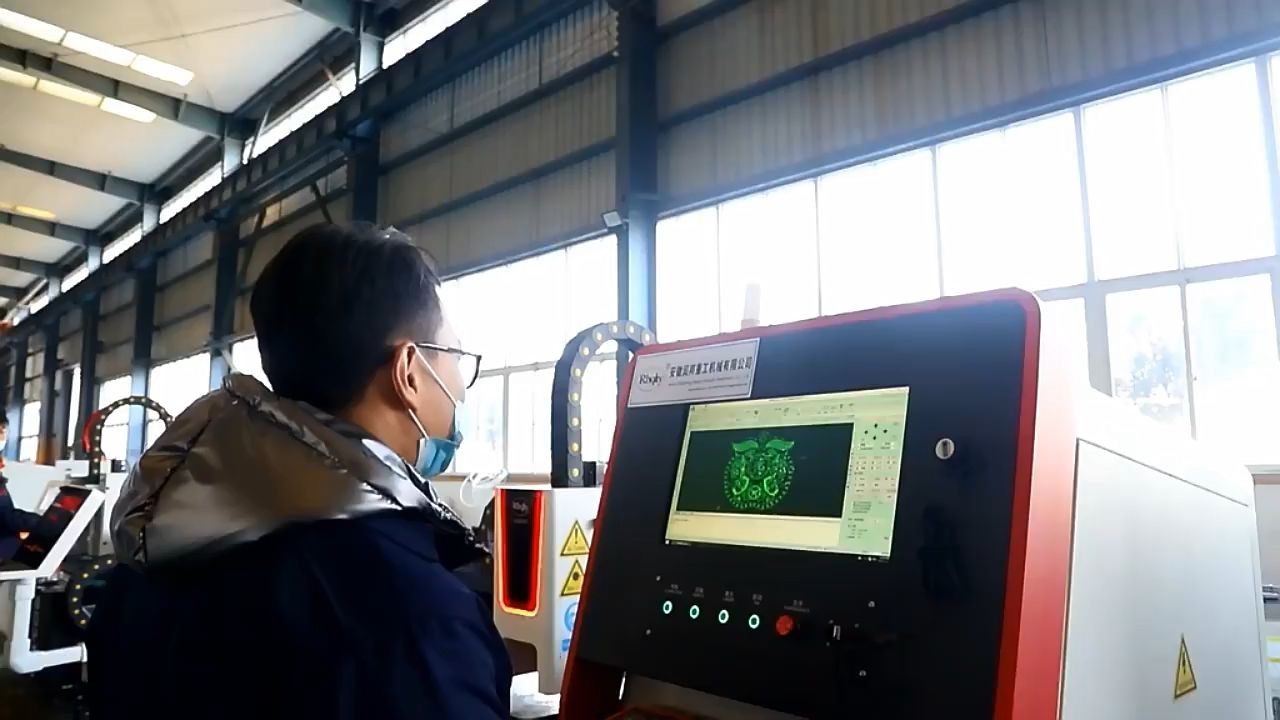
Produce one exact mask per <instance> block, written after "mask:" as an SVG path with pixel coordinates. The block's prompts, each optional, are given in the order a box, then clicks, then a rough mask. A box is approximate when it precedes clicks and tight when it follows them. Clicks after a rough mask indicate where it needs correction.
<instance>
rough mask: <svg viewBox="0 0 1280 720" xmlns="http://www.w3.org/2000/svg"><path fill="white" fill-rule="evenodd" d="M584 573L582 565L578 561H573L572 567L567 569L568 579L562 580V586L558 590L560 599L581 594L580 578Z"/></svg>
mask: <svg viewBox="0 0 1280 720" xmlns="http://www.w3.org/2000/svg"><path fill="white" fill-rule="evenodd" d="M584 574H585V571H584V570H583V569H582V563H581V562H579V561H578V560H574V561H573V567H571V568H569V577H567V578H565V579H564V585H563V586H561V588H560V597H573V596H574V595H581V594H582V576H583V575H584Z"/></svg>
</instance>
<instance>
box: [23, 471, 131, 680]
mask: <svg viewBox="0 0 1280 720" xmlns="http://www.w3.org/2000/svg"><path fill="white" fill-rule="evenodd" d="M4 472H5V476H6V477H7V478H8V480H9V489H10V493H11V495H12V496H13V498H14V504H15V505H16V506H18V507H20V508H22V509H27V510H31V511H32V512H43V511H44V510H45V509H46V508H48V507H49V505H50V503H52V502H53V500H54V498H56V497H57V495H58V491H59V490H60V489H61V488H62V487H63V486H64V485H69V484H71V483H70V482H69V481H70V479H71V478H72V477H75V476H81V477H82V476H84V475H85V474H87V472H88V461H87V460H66V461H62V462H59V463H58V464H57V465H56V466H53V467H50V466H48V465H35V464H31V463H8V464H7V465H6V466H5V471H4ZM124 477H125V475H124V474H123V473H111V474H109V475H108V476H107V482H106V488H105V490H104V489H102V488H97V487H92V486H84V485H77V487H84V488H85V489H86V490H88V491H89V494H88V496H87V497H86V498H85V501H84V503H83V504H81V506H80V509H79V510H77V511H76V513H75V515H74V516H73V517H72V519H71V522H70V524H68V526H67V529H66V531H65V532H63V533H62V535H61V536H59V538H58V540H57V542H55V543H54V546H53V548H51V550H50V552H49V554H48V555H47V556H46V557H45V559H44V561H43V562H41V563H40V567H38V568H34V569H10V570H0V634H3V635H4V636H7V644H6V646H5V651H4V653H3V655H0V667H8V668H9V669H10V670H12V671H13V672H15V673H19V674H27V673H34V672H39V671H41V670H44V669H47V668H51V667H56V666H58V665H68V664H73V663H81V662H84V661H85V660H86V658H87V653H86V651H85V646H84V643H76V644H75V645H71V646H68V647H62V648H54V649H50V650H33V649H32V642H31V622H32V614H33V608H34V607H35V600H36V595H37V588H38V585H39V583H40V582H41V581H44V580H48V579H51V578H53V577H55V576H56V575H57V573H58V572H59V569H60V568H61V566H62V563H63V562H64V561H66V559H67V555H68V554H69V553H70V552H71V549H72V548H73V547H74V546H75V544H76V541H77V540H79V538H80V537H81V536H82V535H83V534H84V533H85V531H86V530H88V531H89V532H90V539H91V542H92V546H91V547H92V550H93V551H94V552H95V553H97V554H99V555H108V554H111V552H112V546H111V534H110V533H109V532H107V526H108V524H109V518H110V516H111V509H112V507H113V506H114V505H115V500H116V497H117V496H118V495H119V489H120V486H121V484H122V483H123V481H124ZM95 521H100V522H98V523H97V527H96V530H95V528H94V527H93V525H94V523H95Z"/></svg>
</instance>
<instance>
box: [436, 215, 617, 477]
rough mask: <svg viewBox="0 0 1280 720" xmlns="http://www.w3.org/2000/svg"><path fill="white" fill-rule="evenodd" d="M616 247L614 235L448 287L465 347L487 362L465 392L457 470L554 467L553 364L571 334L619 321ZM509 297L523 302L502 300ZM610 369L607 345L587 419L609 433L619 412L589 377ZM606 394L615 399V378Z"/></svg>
mask: <svg viewBox="0 0 1280 720" xmlns="http://www.w3.org/2000/svg"><path fill="white" fill-rule="evenodd" d="M617 245H618V243H617V238H616V237H614V236H612V235H609V236H605V237H602V238H598V239H595V240H588V241H585V242H582V243H577V244H575V245H571V246H569V247H567V248H564V249H561V250H553V251H551V252H548V253H543V254H541V255H536V256H534V257H531V258H527V259H524V260H519V261H517V262H513V263H509V264H507V265H503V266H500V267H496V268H492V269H489V270H484V271H481V272H477V273H473V274H471V275H466V276H463V277H460V278H456V279H453V280H449V281H447V282H445V283H444V284H443V286H442V287H441V296H442V302H443V304H444V307H445V312H446V314H447V315H448V316H449V318H450V319H451V322H452V323H453V326H454V329H455V330H456V332H457V333H458V336H459V338H460V342H461V345H462V347H463V348H465V349H467V350H471V351H473V352H479V353H481V354H482V355H483V356H484V357H483V363H482V365H481V377H480V380H479V381H478V382H477V383H476V385H475V386H474V387H472V388H471V389H470V390H468V391H467V394H466V400H465V402H464V412H463V413H462V419H461V421H460V422H461V426H460V429H461V430H462V434H463V436H464V437H465V438H466V441H465V442H464V443H463V444H462V448H461V449H460V450H459V452H458V460H457V462H456V463H455V465H454V468H453V470H454V471H455V472H459V473H471V472H492V471H495V470H498V469H501V468H506V469H508V470H509V471H511V472H517V473H545V472H548V471H550V469H551V447H550V444H551V383H552V378H553V375H554V367H555V363H556V361H557V360H559V358H560V355H561V353H562V352H564V347H565V344H566V343H567V342H568V341H569V340H570V339H571V338H572V337H573V336H575V335H577V334H578V333H579V332H581V331H582V330H585V329H586V328H588V327H591V326H593V325H596V324H599V323H603V322H609V321H611V320H616V319H618V317H617V315H618V314H617V307H618V304H617V303H618V290H617V265H618V255H617ZM512 297H514V298H518V299H519V301H518V302H515V303H510V302H502V300H503V299H504V298H512ZM606 365H607V366H608V367H614V366H613V365H612V362H611V355H610V354H609V349H608V348H605V347H602V348H601V349H600V354H599V355H598V356H597V359H596V360H595V361H593V362H592V364H591V366H590V369H589V370H588V373H587V374H586V380H584V382H585V383H587V385H588V387H587V388H585V389H584V394H586V397H584V403H588V404H589V407H586V408H584V411H585V412H587V413H588V414H586V415H584V417H583V418H582V421H583V422H584V423H591V424H592V428H594V429H593V432H594V433H597V434H598V433H599V432H600V431H601V429H607V428H611V427H612V425H611V423H612V422H613V415H614V412H615V411H614V410H613V401H612V400H609V399H606V398H605V396H604V395H603V393H604V391H603V390H597V389H596V388H595V386H594V384H593V383H594V382H595V381H593V380H592V378H595V377H596V373H597V372H598V371H597V370H596V368H597V367H604V366H606ZM607 372H615V371H607ZM597 392H599V393H601V397H600V398H597V397H596V393H597ZM609 392H610V393H616V381H614V385H613V386H611V387H610V389H609ZM613 397H616V395H614V396H613ZM600 403H604V404H605V405H606V406H607V408H608V411H607V412H603V411H601V410H600V409H599V408H600ZM591 413H594V414H591ZM606 415H607V417H606ZM608 432H610V433H611V432H612V431H611V430H608ZM584 433H585V428H584ZM586 442H587V439H586V437H585V434H584V445H585V444H586ZM592 442H595V440H594V439H593V440H592ZM587 459H591V458H590V457H588V458H587ZM599 459H603V458H599Z"/></svg>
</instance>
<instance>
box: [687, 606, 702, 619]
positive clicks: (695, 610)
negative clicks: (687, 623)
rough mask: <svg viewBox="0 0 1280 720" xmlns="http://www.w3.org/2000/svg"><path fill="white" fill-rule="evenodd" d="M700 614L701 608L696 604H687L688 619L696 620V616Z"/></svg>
mask: <svg viewBox="0 0 1280 720" xmlns="http://www.w3.org/2000/svg"><path fill="white" fill-rule="evenodd" d="M701 614H702V610H701V609H700V608H699V607H698V606H697V605H690V606H689V619H690V620H697V619H698V616H699V615H701Z"/></svg>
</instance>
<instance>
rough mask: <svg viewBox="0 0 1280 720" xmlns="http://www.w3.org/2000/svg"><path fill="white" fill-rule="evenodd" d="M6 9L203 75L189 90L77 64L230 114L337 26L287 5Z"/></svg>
mask: <svg viewBox="0 0 1280 720" xmlns="http://www.w3.org/2000/svg"><path fill="white" fill-rule="evenodd" d="M5 7H7V8H9V9H11V10H15V11H17V12H20V13H23V14H25V15H30V16H32V17H36V18H39V19H41V20H44V21H45V22H51V23H54V24H55V25H59V26H61V27H63V28H65V29H67V30H74V31H75V32H78V33H82V34H84V35H89V36H91V37H94V38H97V39H99V40H105V41H106V42H109V43H112V44H114V45H119V46H121V47H126V48H128V49H130V50H133V51H134V52H138V53H142V54H145V55H149V56H151V57H154V58H156V59H157V60H162V61H164V62H167V63H171V64H173V65H178V66H180V67H184V68H186V69H188V70H190V71H192V72H194V73H195V79H194V80H192V82H191V84H190V85H188V86H186V87H185V88H183V87H180V86H177V85H173V84H170V83H166V82H162V81H158V80H154V79H152V78H150V77H148V76H146V75H143V74H141V73H138V72H135V71H133V70H130V69H128V68H123V67H120V66H119V65H112V64H110V63H107V62H105V61H102V60H98V59H97V58H93V57H88V56H84V55H80V54H76V53H70V52H69V51H67V50H66V48H61V52H58V54H59V55H60V56H63V55H65V59H66V60H67V61H68V62H71V63H73V64H76V65H80V66H82V67H85V68H88V69H90V70H95V71H97V72H101V73H104V74H110V75H112V76H113V77H117V78H120V79H121V80H127V81H128V82H131V83H134V84H137V85H143V86H146V87H150V88H152V89H155V90H159V91H161V92H164V93H166V94H169V95H177V96H183V95H185V96H186V97H188V98H189V99H191V100H192V101H194V102H198V103H200V104H202V105H210V106H212V107H216V108H218V109H220V110H224V111H232V110H235V109H236V108H237V107H239V106H240V105H241V104H242V103H243V102H244V101H245V100H247V99H249V96H251V95H252V94H253V93H255V92H257V91H258V90H259V89H261V88H262V87H263V86H264V85H266V84H267V82H268V81H269V80H271V78H273V77H275V75H276V74H277V73H278V72H280V70H282V69H284V67H285V66H286V65H288V64H289V63H290V62H292V61H293V60H294V59H295V58H297V57H298V56H299V55H301V54H302V53H303V52H304V51H306V49H307V48H309V47H311V46H312V45H314V44H315V43H316V42H318V41H319V40H320V39H321V38H322V37H324V36H325V34H326V33H328V32H329V31H330V30H332V29H333V28H332V26H331V25H329V24H328V23H326V22H325V21H324V20H321V19H319V18H317V17H315V16H313V15H311V14H309V13H306V12H303V11H302V10H298V9H297V8H295V7H292V6H290V5H289V4H288V3H286V2H283V0H219V1H218V2H196V1H195V0H112V1H111V2H103V0H58V1H57V2H50V0H6V2H5ZM0 33H2V34H0V40H2V41H3V42H5V43H8V44H10V45H18V46H20V47H27V48H30V49H33V50H37V51H39V52H41V53H42V54H46V55H48V54H53V53H54V52H55V51H57V50H58V46H56V45H49V44H47V43H44V42H42V41H40V40H36V39H35V38H31V37H28V36H25V35H20V34H17V33H12V32H10V31H7V30H0Z"/></svg>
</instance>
